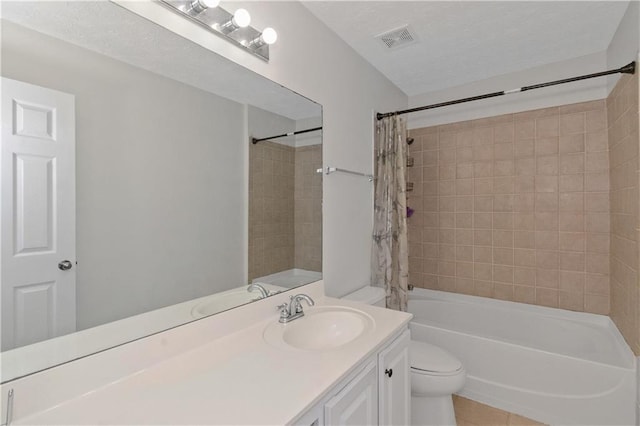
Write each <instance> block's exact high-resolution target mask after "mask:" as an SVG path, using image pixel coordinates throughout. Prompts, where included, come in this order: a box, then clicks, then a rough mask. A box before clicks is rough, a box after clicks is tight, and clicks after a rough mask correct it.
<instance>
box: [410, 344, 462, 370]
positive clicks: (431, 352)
mask: <svg viewBox="0 0 640 426" xmlns="http://www.w3.org/2000/svg"><path fill="white" fill-rule="evenodd" d="M409 359H410V365H411V373H414V374H421V375H429V376H452V375H456V374H459V373H460V372H461V371H462V370H463V366H462V363H461V362H460V361H459V360H458V359H457V358H456V357H454V356H453V355H451V354H450V353H449V352H447V351H445V350H444V349H442V348H439V347H438V346H434V345H430V344H429V343H425V342H417V341H414V340H412V341H411V343H410V345H409Z"/></svg>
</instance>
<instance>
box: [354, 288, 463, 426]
mask: <svg viewBox="0 0 640 426" xmlns="http://www.w3.org/2000/svg"><path fill="white" fill-rule="evenodd" d="M343 299H346V300H353V301H357V302H362V303H367V304H369V305H374V306H380V307H385V292H384V289H382V288H379V287H371V286H366V287H363V288H361V289H359V290H356V291H355V292H353V293H350V294H347V295H346V296H344V297H343ZM409 357H410V360H411V424H412V425H455V424H456V418H455V414H454V411H453V400H452V399H451V395H452V394H454V393H456V392H458V391H460V390H461V389H462V387H463V386H464V383H465V380H466V372H465V369H464V366H463V365H462V363H461V362H460V361H459V360H458V359H457V358H456V357H454V356H453V355H451V354H450V353H449V352H447V351H445V350H444V349H442V348H439V347H438V346H435V345H431V344H428V343H424V342H416V341H413V340H412V341H411V345H410V347H409Z"/></svg>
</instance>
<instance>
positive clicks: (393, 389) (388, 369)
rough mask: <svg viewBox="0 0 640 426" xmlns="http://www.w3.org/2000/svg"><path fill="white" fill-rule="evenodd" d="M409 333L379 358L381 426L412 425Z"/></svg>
mask: <svg viewBox="0 0 640 426" xmlns="http://www.w3.org/2000/svg"><path fill="white" fill-rule="evenodd" d="M410 341H411V333H410V332H409V330H406V331H405V332H404V333H402V334H401V335H400V337H398V338H397V339H396V340H394V341H393V343H391V344H390V345H389V346H388V347H387V348H385V349H384V350H383V351H382V352H381V353H380V355H379V358H378V359H379V365H380V367H379V377H378V380H379V398H380V424H381V425H408V424H411V365H410V363H411V361H410V359H409V342H410Z"/></svg>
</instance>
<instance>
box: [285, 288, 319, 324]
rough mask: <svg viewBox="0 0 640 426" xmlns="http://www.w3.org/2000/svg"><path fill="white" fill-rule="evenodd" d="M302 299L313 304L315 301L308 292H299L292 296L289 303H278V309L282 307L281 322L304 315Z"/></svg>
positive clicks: (310, 304) (308, 303)
mask: <svg viewBox="0 0 640 426" xmlns="http://www.w3.org/2000/svg"><path fill="white" fill-rule="evenodd" d="M302 300H304V301H305V302H307V305H309V306H313V305H315V303H314V302H313V299H312V298H310V297H309V296H307V295H306V294H298V295H295V296H291V297H290V299H289V303H288V304H287V303H286V302H285V303H283V304H282V305H278V309H280V322H281V323H283V324H286V323H288V322H290V321H293V320H294V319H298V318H300V317H303V316H304V311H303V310H302V303H300V302H301V301H302Z"/></svg>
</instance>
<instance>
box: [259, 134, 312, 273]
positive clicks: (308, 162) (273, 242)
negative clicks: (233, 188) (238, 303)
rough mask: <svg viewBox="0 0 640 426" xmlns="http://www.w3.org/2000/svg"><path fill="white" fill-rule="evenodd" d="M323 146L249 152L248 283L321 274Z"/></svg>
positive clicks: (267, 145) (266, 146)
mask: <svg viewBox="0 0 640 426" xmlns="http://www.w3.org/2000/svg"><path fill="white" fill-rule="evenodd" d="M321 167H322V145H312V146H307V147H299V148H293V147H289V146H286V145H281V144H277V143H273V142H260V143H259V144H256V145H251V147H250V148H249V280H252V279H254V278H257V277H262V276H265V275H269V274H273V273H276V272H280V271H284V270H287V269H292V268H294V267H295V268H302V269H308V270H312V271H321V270H322V175H319V174H317V173H316V172H315V171H316V169H319V168H321Z"/></svg>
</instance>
